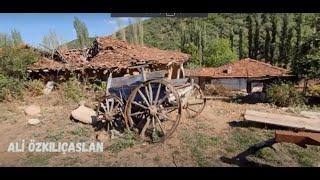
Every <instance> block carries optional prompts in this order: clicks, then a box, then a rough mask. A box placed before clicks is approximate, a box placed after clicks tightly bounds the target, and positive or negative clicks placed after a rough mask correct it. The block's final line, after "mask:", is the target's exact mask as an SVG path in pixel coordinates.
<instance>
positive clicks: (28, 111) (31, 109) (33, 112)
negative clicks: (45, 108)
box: [24, 105, 41, 116]
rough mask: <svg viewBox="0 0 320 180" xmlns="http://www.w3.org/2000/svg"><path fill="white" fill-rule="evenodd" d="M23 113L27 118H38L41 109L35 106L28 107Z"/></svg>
mask: <svg viewBox="0 0 320 180" xmlns="http://www.w3.org/2000/svg"><path fill="white" fill-rule="evenodd" d="M24 112H25V113H26V114H27V115H29V116H40V113H41V109H40V107H39V106H37V105H30V106H28V107H26V108H25V109H24Z"/></svg>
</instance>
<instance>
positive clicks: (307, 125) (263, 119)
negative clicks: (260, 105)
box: [244, 110, 320, 132]
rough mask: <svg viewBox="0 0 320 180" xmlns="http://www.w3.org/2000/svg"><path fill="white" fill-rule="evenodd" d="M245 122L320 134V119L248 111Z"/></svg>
mask: <svg viewBox="0 0 320 180" xmlns="http://www.w3.org/2000/svg"><path fill="white" fill-rule="evenodd" d="M244 118H245V120H247V121H253V122H258V123H266V124H272V125H277V126H282V127H289V128H295V129H303V130H309V131H315V132H320V119H312V118H304V117H298V116H291V115H283V114H275V113H266V112H259V111H252V110H247V111H246V113H245V115H244Z"/></svg>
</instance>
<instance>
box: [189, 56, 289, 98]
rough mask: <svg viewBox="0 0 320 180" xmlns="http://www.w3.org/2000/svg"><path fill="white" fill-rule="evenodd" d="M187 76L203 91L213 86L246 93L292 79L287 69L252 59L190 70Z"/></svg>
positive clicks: (258, 90)
mask: <svg viewBox="0 0 320 180" xmlns="http://www.w3.org/2000/svg"><path fill="white" fill-rule="evenodd" d="M186 76H188V77H190V78H192V79H193V80H194V81H195V82H196V83H198V84H199V85H200V87H201V88H202V89H205V86H206V85H207V84H211V85H215V86H222V87H224V88H227V89H230V90H235V91H242V92H245V93H253V92H262V91H263V90H264V88H265V85H266V84H267V83H270V82H272V81H274V80H276V79H287V78H290V77H291V76H290V75H289V74H288V71H287V70H286V69H282V68H279V67H276V66H272V65H271V64H268V63H264V62H261V61H257V60H254V59H250V58H246V59H241V60H239V61H236V62H234V63H230V64H226V65H223V66H220V67H216V68H214V67H205V68H198V69H192V70H191V69H188V70H186Z"/></svg>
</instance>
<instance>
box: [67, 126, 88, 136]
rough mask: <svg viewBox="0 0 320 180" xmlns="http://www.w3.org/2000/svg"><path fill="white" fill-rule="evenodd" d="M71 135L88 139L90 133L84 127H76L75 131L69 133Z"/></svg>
mask: <svg viewBox="0 0 320 180" xmlns="http://www.w3.org/2000/svg"><path fill="white" fill-rule="evenodd" d="M70 133H71V134H72V135H76V136H79V137H88V136H89V135H90V131H89V129H88V128H86V127H82V126H78V127H77V128H76V129H74V130H72V131H71V132H70Z"/></svg>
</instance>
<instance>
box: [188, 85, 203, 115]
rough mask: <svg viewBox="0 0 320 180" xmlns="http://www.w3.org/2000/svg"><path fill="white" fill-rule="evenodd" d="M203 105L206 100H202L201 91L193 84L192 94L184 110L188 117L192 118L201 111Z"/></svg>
mask: <svg viewBox="0 0 320 180" xmlns="http://www.w3.org/2000/svg"><path fill="white" fill-rule="evenodd" d="M205 105H206V99H205V98H204V94H203V92H202V90H201V89H200V87H199V85H197V84H194V85H193V90H192V93H191V94H190V96H189V97H188V100H187V103H186V105H185V107H184V109H186V111H187V114H188V116H189V117H191V118H194V117H196V116H198V115H199V114H200V113H201V112H202V111H203V109H204V107H205Z"/></svg>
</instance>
